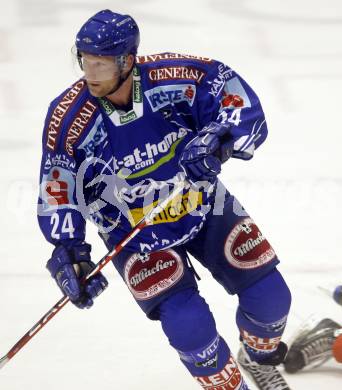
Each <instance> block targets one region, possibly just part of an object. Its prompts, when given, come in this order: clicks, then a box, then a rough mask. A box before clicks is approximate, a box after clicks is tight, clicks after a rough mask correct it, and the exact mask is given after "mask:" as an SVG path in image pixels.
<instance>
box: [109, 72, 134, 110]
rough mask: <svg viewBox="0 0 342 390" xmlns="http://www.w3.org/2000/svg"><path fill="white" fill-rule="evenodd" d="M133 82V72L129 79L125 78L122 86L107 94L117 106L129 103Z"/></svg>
mask: <svg viewBox="0 0 342 390" xmlns="http://www.w3.org/2000/svg"><path fill="white" fill-rule="evenodd" d="M132 83H133V75H132V73H131V74H130V75H129V76H128V78H127V80H125V81H124V82H123V83H122V85H121V87H120V88H119V89H118V90H117V91H115V92H114V93H112V94H111V95H108V96H106V97H107V99H109V100H110V101H111V102H112V103H114V104H115V105H117V106H125V105H127V104H128V103H129V101H130V100H131V96H132Z"/></svg>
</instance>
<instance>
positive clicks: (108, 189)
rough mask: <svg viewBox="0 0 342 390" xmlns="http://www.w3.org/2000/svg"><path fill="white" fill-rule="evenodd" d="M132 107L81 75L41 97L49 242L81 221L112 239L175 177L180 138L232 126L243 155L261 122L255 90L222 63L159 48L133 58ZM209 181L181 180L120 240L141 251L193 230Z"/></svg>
mask: <svg viewBox="0 0 342 390" xmlns="http://www.w3.org/2000/svg"><path fill="white" fill-rule="evenodd" d="M132 101H133V102H132V107H131V109H130V110H129V111H124V110H122V109H120V107H115V106H114V105H113V104H112V103H111V101H110V100H109V99H107V98H95V97H93V96H92V95H90V93H89V90H88V88H87V84H86V81H85V80H83V79H80V80H78V81H76V82H75V83H74V84H73V85H72V86H71V87H70V88H68V89H67V90H66V91H64V92H63V93H62V94H61V95H60V96H59V97H57V98H56V99H55V100H54V101H53V102H52V103H51V105H50V107H49V110H48V113H47V117H46V121H45V127H44V133H43V157H42V163H41V175H40V196H39V204H38V219H39V224H40V227H41V229H42V231H43V233H44V235H45V237H46V239H47V240H48V241H49V242H51V243H53V244H54V245H59V244H62V245H64V246H70V245H73V243H74V242H75V240H76V241H79V240H80V241H83V240H84V239H85V224H86V220H87V219H89V220H91V221H93V222H94V223H96V224H97V226H98V227H99V231H100V232H101V233H102V236H103V237H104V238H105V239H106V241H107V244H108V245H109V246H114V245H115V244H116V243H117V242H118V241H119V240H121V239H122V238H123V237H124V236H125V235H127V233H128V232H129V231H131V230H132V227H133V226H135V224H136V223H137V222H138V221H139V220H140V219H141V218H142V217H143V216H144V214H146V212H147V211H149V210H150V209H151V208H153V207H154V206H155V205H156V204H157V203H158V200H160V199H163V198H164V197H165V196H166V195H167V194H168V193H169V192H170V191H172V189H173V188H174V186H175V185H177V183H178V182H179V181H182V180H183V178H184V175H183V174H182V173H181V169H180V167H179V165H178V161H179V156H180V153H181V152H182V150H183V149H184V147H185V145H186V144H187V143H188V142H189V141H190V140H191V139H192V138H194V137H195V136H196V134H197V132H198V131H199V130H201V129H202V128H203V127H204V126H206V125H207V124H209V123H210V122H212V121H216V122H228V123H230V124H231V134H230V135H231V140H232V143H233V144H234V151H233V157H234V158H240V159H245V160H247V159H250V158H252V156H253V153H254V150H255V149H256V148H257V147H258V146H259V145H260V144H261V143H262V142H263V141H264V140H265V138H266V136H267V127H266V122H265V117H264V113H263V111H262V108H261V105H260V102H259V99H258V97H257V96H256V94H255V93H254V92H253V90H252V89H251V88H250V87H249V85H248V84H247V83H246V82H245V81H244V80H243V79H242V78H241V77H240V76H239V75H238V74H237V73H236V72H235V71H233V70H232V69H231V68H229V67H228V66H226V65H224V64H223V63H221V62H218V61H215V60H212V59H209V58H205V57H196V56H191V55H181V54H175V53H162V54H155V55H147V56H139V57H137V60H136V64H135V67H134V69H133V84H132ZM213 190H214V189H213V186H209V187H208V186H207V187H205V188H204V187H200V188H198V189H197V190H195V189H193V188H189V187H187V188H186V189H185V190H184V192H183V194H182V195H179V196H178V197H177V198H176V199H175V200H174V201H173V202H172V203H170V204H169V205H168V206H167V207H166V208H165V210H164V211H163V212H161V213H160V214H159V215H158V216H157V217H156V218H155V219H154V224H153V225H152V226H149V227H147V228H145V229H144V230H143V231H142V232H141V233H139V235H138V236H136V237H135V239H134V240H133V241H132V242H131V243H130V244H129V246H128V248H129V249H131V250H132V251H139V252H150V251H154V250H159V249H165V248H168V247H172V246H175V245H180V244H182V243H184V242H186V241H188V240H190V239H191V238H193V237H194V236H195V235H196V234H197V233H198V231H199V230H200V229H201V228H202V226H203V224H204V223H205V220H206V214H207V212H208V210H209V209H210V208H211V206H212V205H213V202H214V191H213Z"/></svg>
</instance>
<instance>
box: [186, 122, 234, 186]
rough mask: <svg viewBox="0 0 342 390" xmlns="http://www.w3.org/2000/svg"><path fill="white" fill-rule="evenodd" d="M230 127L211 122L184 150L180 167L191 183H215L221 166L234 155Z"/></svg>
mask: <svg viewBox="0 0 342 390" xmlns="http://www.w3.org/2000/svg"><path fill="white" fill-rule="evenodd" d="M232 151H233V142H232V141H231V137H230V125H229V124H222V123H216V122H211V123H209V125H208V126H205V127H204V128H203V129H202V130H201V131H199V133H198V135H197V136H196V137H195V138H194V139H192V140H191V141H190V142H189V143H188V144H187V145H186V146H185V148H184V150H183V152H182V154H181V156H180V160H179V165H180V166H181V168H182V169H183V171H184V172H185V174H186V176H187V178H188V180H189V181H191V182H193V183H195V182H196V181H209V182H211V183H213V182H215V180H216V177H217V175H218V174H219V173H220V172H221V164H222V163H224V162H225V161H227V160H228V158H229V157H230V156H231V155H232Z"/></svg>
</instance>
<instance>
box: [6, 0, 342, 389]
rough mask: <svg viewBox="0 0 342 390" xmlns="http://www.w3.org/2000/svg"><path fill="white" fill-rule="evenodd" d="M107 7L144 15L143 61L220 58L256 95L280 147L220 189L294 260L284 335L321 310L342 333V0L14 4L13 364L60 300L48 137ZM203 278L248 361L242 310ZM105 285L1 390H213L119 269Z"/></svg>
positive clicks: (10, 140)
mask: <svg viewBox="0 0 342 390" xmlns="http://www.w3.org/2000/svg"><path fill="white" fill-rule="evenodd" d="M103 8H111V9H113V10H116V11H118V12H126V13H130V14H132V15H133V16H134V17H135V18H136V19H137V21H138V22H139V24H140V27H141V50H140V53H141V54H142V53H145V54H148V53H157V52H161V51H167V50H170V51H176V52H180V53H191V54H198V55H203V56H208V57H213V58H217V59H220V60H222V61H224V62H226V63H227V64H229V65H230V66H232V67H233V68H235V69H236V70H237V71H238V72H239V73H240V74H241V75H242V76H243V77H244V78H245V79H246V80H247V81H248V82H249V83H250V84H251V85H252V87H253V88H254V89H255V90H256V92H257V93H258V95H259V96H260V98H261V101H262V103H263V107H264V110H265V112H266V116H267V119H268V124H269V130H270V135H269V138H268V141H267V142H266V144H265V145H263V146H262V148H261V149H260V150H259V151H257V153H256V156H255V158H254V159H253V160H252V161H250V162H243V161H229V162H227V164H226V165H225V167H224V170H223V174H222V177H221V178H222V180H223V181H224V182H225V184H226V185H227V186H228V187H229V188H230V189H231V191H232V192H233V193H234V194H236V195H237V197H238V198H239V199H240V201H241V202H242V203H243V204H244V205H245V206H246V208H247V210H248V211H249V213H250V214H251V215H252V216H253V218H254V219H255V220H256V221H257V222H258V224H259V226H260V227H261V229H262V231H263V233H264V234H265V235H266V236H267V237H268V238H269V240H270V241H271V242H272V244H273V246H274V247H275V248H276V250H277V252H278V255H279V257H280V258H281V259H282V264H281V266H280V269H281V271H282V272H283V274H284V276H285V278H286V280H287V281H288V284H289V285H290V287H291V289H292V293H293V306H292V311H291V315H290V317H289V324H288V329H287V330H286V333H285V336H284V337H285V339H286V340H289V339H290V338H291V335H292V334H293V332H294V331H295V330H296V329H297V327H298V326H299V325H300V324H301V322H302V321H303V320H304V319H305V318H307V317H308V316H310V315H311V314H313V313H315V315H317V316H318V317H327V316H328V317H331V318H332V319H334V320H335V321H337V322H339V321H340V322H342V308H341V307H339V306H337V305H336V304H335V303H334V302H333V301H332V300H331V299H329V297H327V296H326V294H324V293H322V291H321V290H320V289H319V288H318V286H323V287H324V286H334V285H335V284H341V283H342V272H341V271H342V268H341V256H340V252H339V251H340V250H341V249H342V247H341V245H342V244H341V242H342V229H341V227H340V224H341V219H342V210H341V206H340V203H339V202H340V199H341V198H342V175H341V165H342V157H341V153H340V149H341V146H342V142H341V141H342V128H341V90H342V71H341V70H342V44H341V39H342V38H341V37H342V4H341V2H340V0H329V1H326V2H322V1H319V0H310V1H309V0H301V1H295V0H288V1H286V2H284V1H280V0H272V1H271V0H258V1H253V0H244V1H242V0H241V1H232V0H188V1H180V0H173V1H172V2H162V1H156V0H145V1H141V0H131V1H129V2H123V1H117V0H111V1H104V0H103V1H97V2H90V1H80V0H73V1H68V0H64V1H62V0H51V1H44V0H12V1H10V2H9V1H8V2H3V4H1V15H0V166H1V173H0V179H1V180H0V183H1V184H0V186H1V187H0V188H1V190H0V205H1V206H0V207H1V217H2V218H1V221H0V242H1V245H0V259H1V268H0V270H1V272H0V297H1V300H0V319H1V320H0V356H2V355H4V354H5V353H6V352H7V351H8V349H9V348H10V347H12V345H13V344H14V343H15V342H16V341H17V340H18V339H19V338H20V337H21V336H22V335H23V334H24V333H25V332H26V331H27V330H28V329H30V328H31V326H33V324H34V323H35V322H36V321H37V320H38V319H39V318H40V317H41V315H43V314H44V313H45V312H46V311H47V310H48V309H49V308H50V307H51V306H52V305H53V304H54V303H55V302H56V301H57V300H58V299H59V298H60V294H59V291H58V289H57V288H56V287H55V286H54V283H53V281H52V280H50V277H49V275H48V273H47V271H46V270H45V269H44V266H45V262H46V260H47V259H48V257H49V255H50V251H51V247H50V246H49V244H47V243H46V242H45V241H44V239H43V236H42V235H41V233H40V231H39V229H38V226H37V223H36V217H35V201H36V196H37V180H38V171H39V160H40V147H41V146H40V142H41V131H42V126H43V121H44V117H45V113H46V110H47V107H48V104H49V102H50V101H51V100H52V98H54V97H55V96H57V95H58V94H59V93H60V92H61V91H62V90H63V89H64V88H66V87H67V86H68V85H69V84H70V83H71V82H72V81H73V80H74V79H75V77H76V76H75V73H74V71H73V67H72V61H71V56H70V49H71V46H72V45H73V40H74V35H75V33H76V32H77V30H78V28H79V27H80V25H81V24H82V23H83V22H84V21H85V20H86V18H88V17H89V16H90V15H92V14H93V13H95V12H96V11H97V10H99V9H103ZM88 240H89V241H90V242H91V243H92V244H93V247H94V254H93V257H94V259H100V257H102V255H103V254H104V253H105V249H104V247H103V245H102V243H100V242H99V240H98V239H97V237H96V232H95V230H94V228H90V229H89V231H88ZM196 268H198V271H199V272H200V274H201V276H202V278H203V280H202V282H201V283H200V289H201V293H202V295H203V296H205V298H206V299H207V301H208V303H209V304H210V306H211V308H212V310H213V312H214V314H215V317H216V320H217V326H218V329H219V331H220V333H221V334H222V335H223V336H224V337H225V338H226V340H227V341H228V342H229V344H230V346H231V348H232V350H233V351H234V353H236V352H237V349H238V332H237V329H236V327H235V320H234V313H235V306H236V298H234V297H228V296H227V295H226V294H225V292H224V291H223V289H222V288H220V287H219V286H217V285H216V284H215V282H214V281H213V280H212V279H211V278H210V276H209V275H208V273H207V272H206V271H205V270H204V269H202V268H201V267H200V266H197V265H196ZM105 274H106V275H107V276H108V277H109V279H110V282H111V283H110V288H109V289H108V290H107V292H106V293H105V294H103V295H102V296H101V298H100V299H99V300H98V302H96V305H95V307H94V308H93V309H91V311H89V312H88V311H87V312H80V311H78V310H77V309H74V308H73V307H71V306H70V307H69V306H67V307H66V308H65V309H63V310H62V312H61V313H59V314H58V315H57V317H55V318H54V319H53V320H52V321H51V322H50V323H49V324H48V326H47V327H46V328H45V329H44V330H43V331H42V332H41V333H40V334H39V335H37V336H36V337H35V338H34V339H33V340H32V341H31V342H30V343H29V344H28V345H27V346H26V347H24V349H23V350H22V351H21V352H20V353H19V354H18V355H17V356H15V357H14V358H13V360H12V361H10V362H9V364H8V365H6V367H4V368H3V369H2V370H1V372H0V389H1V390H22V389H23V388H38V389H48V390H59V389H61V388H67V389H72V388H77V389H79V388H82V389H83V390H93V389H94V388H99V389H102V390H113V389H121V388H125V389H127V390H133V389H134V390H136V389H149V390H160V388H163V390H174V389H182V390H183V389H187V390H188V389H189V390H190V389H194V390H195V389H197V388H198V387H197V385H196V384H195V383H194V381H193V380H192V378H191V377H190V376H189V375H188V374H187V373H186V372H185V370H184V369H183V367H182V365H181V363H180V362H179V361H178V358H177V354H176V352H174V351H173V350H172V349H171V348H170V347H169V346H168V343H167V340H166V339H165V338H164V336H163V334H162V331H161V329H160V326H159V324H158V323H151V322H149V321H148V320H146V319H145V317H144V315H143V314H142V313H141V312H140V310H139V309H138V307H137V306H136V305H135V303H134V302H133V300H132V298H131V295H130V293H129V292H128V290H127V289H126V287H125V286H124V284H123V283H122V282H121V280H120V279H119V277H118V275H117V274H116V273H115V272H114V270H113V267H112V266H108V267H107V269H106V270H105ZM286 379H287V380H288V382H289V384H290V385H291V388H292V389H294V390H296V389H298V390H299V389H307V388H310V389H311V390H315V389H322V388H324V389H329V390H338V389H340V388H341V381H342V366H341V365H338V364H337V363H334V362H330V363H328V364H326V365H324V366H323V367H321V368H319V369H317V370H315V371H311V372H306V373H301V374H298V375H293V376H286ZM251 388H253V387H252V386H251Z"/></svg>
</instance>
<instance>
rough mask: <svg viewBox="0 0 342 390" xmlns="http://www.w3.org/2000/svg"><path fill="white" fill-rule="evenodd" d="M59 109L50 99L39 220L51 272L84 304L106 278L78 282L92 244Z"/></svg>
mask: <svg viewBox="0 0 342 390" xmlns="http://www.w3.org/2000/svg"><path fill="white" fill-rule="evenodd" d="M58 110H59V108H58V102H57V103H52V105H51V106H50V108H49V111H48V114H47V117H46V121H45V126H44V133H43V153H42V161H41V170H40V191H39V199H38V221H39V226H40V229H41V230H42V232H43V234H44V236H45V238H46V239H47V241H49V242H50V243H51V244H53V245H54V247H55V248H54V250H53V252H52V256H51V258H50V259H49V261H48V262H47V268H48V270H49V271H50V273H51V276H52V277H53V278H54V279H55V281H56V282H57V285H58V286H59V287H60V289H61V290H62V292H63V293H64V294H65V295H68V296H69V298H70V300H71V301H72V302H73V303H74V304H75V305H76V306H78V307H80V308H85V307H90V306H91V305H92V303H93V298H94V297H96V296H97V295H99V294H100V293H101V292H102V291H103V290H104V289H105V288H106V286H107V281H106V279H105V278H104V276H103V275H102V274H97V275H95V276H93V277H92V278H90V279H89V281H87V283H86V284H84V285H82V284H81V283H80V280H81V279H82V278H83V277H84V276H85V275H86V274H88V273H89V272H90V271H91V270H92V269H93V267H94V264H93V263H92V261H91V257H90V252H91V246H90V245H89V244H87V243H86V242H85V241H84V240H85V224H86V223H85V219H84V218H83V216H82V212H81V211H82V210H80V208H79V206H78V202H77V191H76V175H77V170H78V167H79V165H80V164H79V163H80V162H79V161H77V160H76V159H75V157H74V156H73V154H71V155H70V153H68V152H67V151H66V149H65V142H64V139H65V136H66V132H67V128H68V120H67V118H66V119H64V121H63V122H62V121H58V115H59V112H58ZM82 190H83V189H82V188H79V189H78V191H82Z"/></svg>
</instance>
